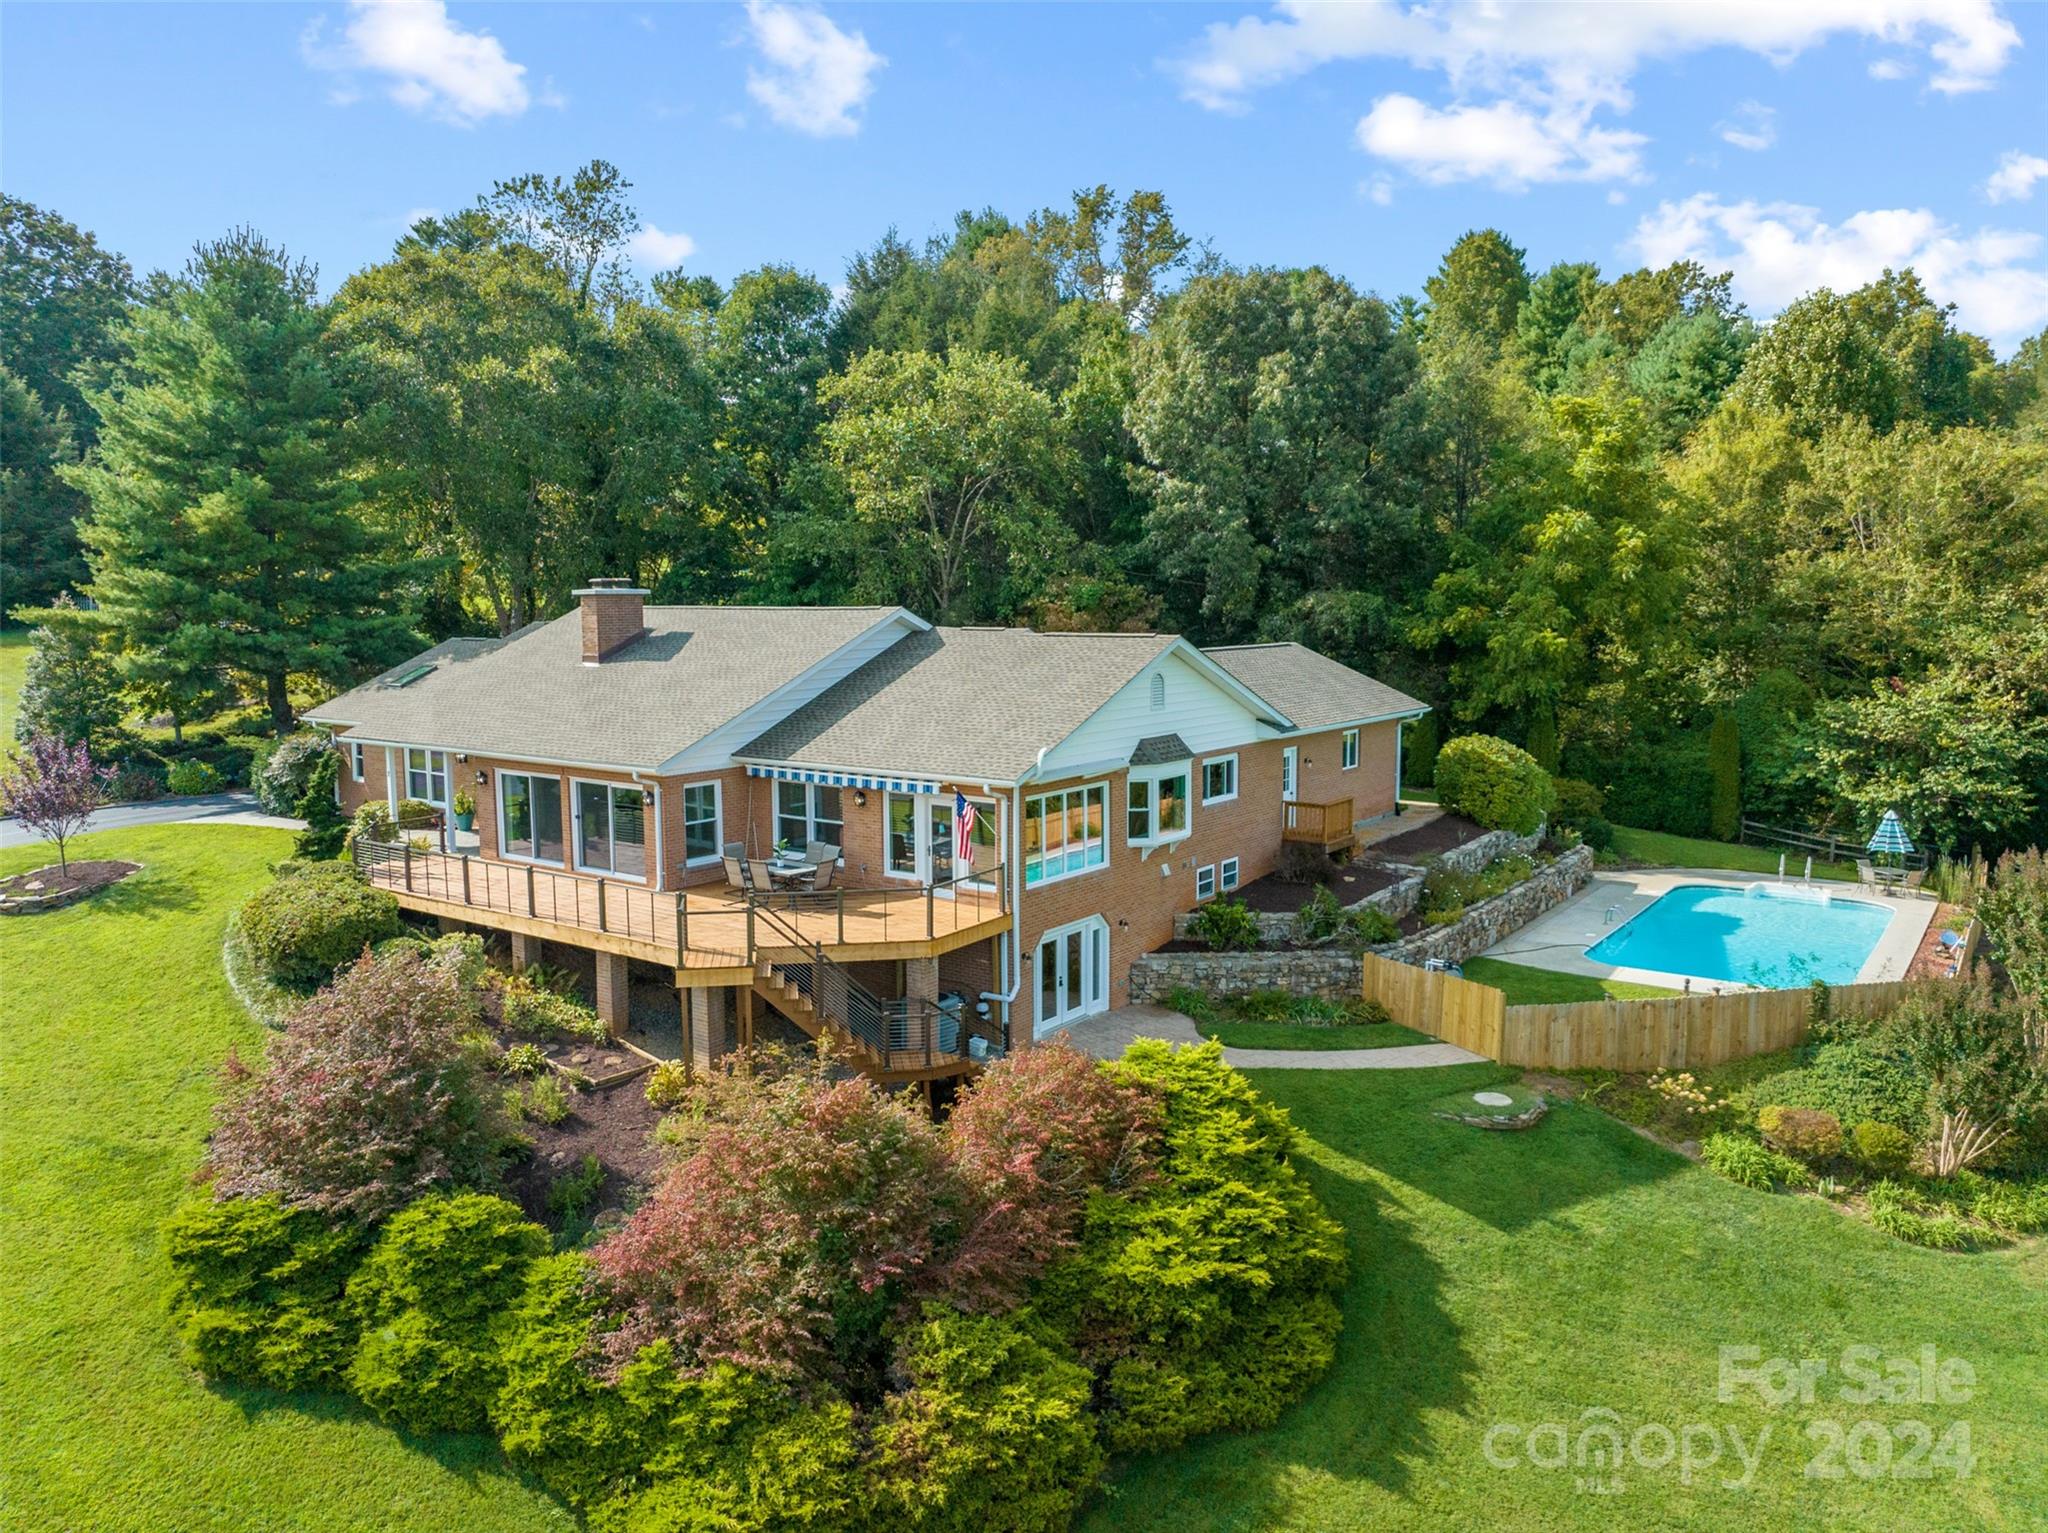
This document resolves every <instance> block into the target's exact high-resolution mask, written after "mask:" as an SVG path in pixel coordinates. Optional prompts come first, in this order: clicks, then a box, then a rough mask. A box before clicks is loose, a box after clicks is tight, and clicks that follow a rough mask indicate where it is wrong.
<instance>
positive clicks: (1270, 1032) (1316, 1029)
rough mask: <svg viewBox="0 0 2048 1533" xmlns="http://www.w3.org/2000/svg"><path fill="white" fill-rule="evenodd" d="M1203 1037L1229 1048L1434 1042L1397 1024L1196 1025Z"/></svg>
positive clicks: (1390, 1045) (1362, 1046)
mask: <svg viewBox="0 0 2048 1533" xmlns="http://www.w3.org/2000/svg"><path fill="white" fill-rule="evenodd" d="M1195 1025H1196V1026H1197V1027H1199V1028H1200V1029H1201V1031H1202V1036H1203V1037H1204V1038H1214V1039H1215V1040H1216V1041H1217V1042H1218V1043H1220V1044H1222V1045H1223V1046H1224V1047H1225V1048H1230V1049H1392V1048H1399V1047H1401V1046H1403V1045H1404V1044H1410V1043H1434V1042H1436V1040H1435V1039H1434V1038H1432V1037H1430V1036H1429V1035H1428V1034H1427V1033H1418V1032H1416V1031H1415V1030H1414V1029H1413V1028H1410V1027H1403V1026H1402V1025H1401V1024H1400V1023H1398V1022H1370V1023H1359V1024H1355V1025H1354V1024H1339V1025H1337V1026H1334V1027H1321V1026H1317V1025H1314V1024H1309V1023H1301V1022H1198V1023H1196V1024H1195Z"/></svg>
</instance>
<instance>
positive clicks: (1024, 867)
mask: <svg viewBox="0 0 2048 1533" xmlns="http://www.w3.org/2000/svg"><path fill="white" fill-rule="evenodd" d="M1096 788H1100V789H1101V790H1102V861H1100V862H1098V863H1097V864H1096V865H1095V866H1094V867H1092V868H1090V867H1079V868H1073V869H1066V868H1062V869H1061V870H1060V871H1059V872H1057V873H1054V874H1051V875H1049V876H1042V877H1040V879H1039V880H1038V882H1037V883H1035V884H1034V883H1025V882H1022V880H1023V879H1024V878H1025V877H1026V875H1027V872H1028V870H1029V867H1030V861H1031V859H1030V858H1029V857H1027V856H1026V855H1025V852H1024V827H1025V826H1026V825H1028V824H1030V823H1031V806H1032V804H1034V803H1036V802H1038V801H1039V800H1041V799H1048V798H1051V797H1053V796H1054V795H1055V794H1057V795H1059V796H1060V797H1061V798H1072V797H1073V796H1074V795H1075V794H1077V793H1078V794H1080V795H1081V796H1082V806H1083V807H1082V814H1083V816H1084V818H1085V816H1086V814H1087V808H1086V805H1087V795H1088V793H1089V792H1090V791H1091V790H1092V789H1096ZM1023 813H1024V818H1023V821H1022V822H1021V823H1020V824H1019V825H1018V826H1017V877H1018V879H1019V880H1020V883H1019V887H1020V888H1023V889H1026V890H1030V889H1043V888H1044V887H1045V886H1046V885H1047V884H1056V883H1058V882H1059V881H1060V880H1061V879H1064V878H1086V877H1087V876H1088V875H1089V874H1090V873H1106V872H1108V871H1109V862H1110V856H1111V853H1110V843H1111V842H1113V841H1114V840H1115V839H1116V838H1115V837H1114V836H1112V835H1111V834H1110V830H1109V816H1110V808H1109V782H1108V780H1107V779H1104V780H1103V781H1100V782H1083V783H1076V784H1075V785H1074V786H1073V787H1071V788H1053V789H1051V790H1049V791H1047V792H1043V793H1033V794H1029V795H1027V796H1026V797H1025V799H1024V806H1023ZM1065 844H1066V843H1065V842H1064V841H1063V842H1061V845H1062V846H1064V845H1065ZM1038 853H1039V857H1040V859H1041V860H1043V858H1044V856H1045V847H1044V845H1043V844H1041V845H1040V846H1039V848H1038ZM1060 860H1061V861H1062V862H1064V861H1065V860H1066V856H1065V854H1064V853H1062V854H1061V857H1060Z"/></svg>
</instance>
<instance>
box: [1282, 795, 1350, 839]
mask: <svg viewBox="0 0 2048 1533" xmlns="http://www.w3.org/2000/svg"><path fill="white" fill-rule="evenodd" d="M1356 835H1357V832H1356V831H1355V830H1353V829H1352V825H1351V800H1350V799H1348V798H1339V799H1332V800H1330V802H1328V803H1326V804H1312V803H1308V802H1306V801H1297V802H1290V803H1284V804H1282V805H1281V806H1280V839H1281V840H1282V841H1305V842H1307V843H1308V844H1309V845H1311V846H1344V845H1346V844H1348V843H1349V842H1350V841H1352V840H1353V839H1354V838H1355V836H1356Z"/></svg>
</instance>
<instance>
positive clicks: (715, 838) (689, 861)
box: [655, 777, 725, 868]
mask: <svg viewBox="0 0 2048 1533" xmlns="http://www.w3.org/2000/svg"><path fill="white" fill-rule="evenodd" d="M692 788H709V789H710V790H711V823H712V824H713V825H714V826H715V827H716V829H715V830H714V831H713V833H712V836H711V852H710V855H708V856H704V857H692V856H691V855H690V821H689V818H688V816H689V813H690V799H689V793H690V790H691V789H692ZM681 791H682V794H683V797H682V798H681V799H680V800H679V802H680V803H681V804H682V806H683V815H684V819H683V866H684V867H686V868H709V867H715V866H717V865H718V863H719V862H720V861H721V860H722V859H723V858H724V856H725V784H724V783H722V782H720V781H719V780H718V779H717V778H716V777H706V778H701V779H699V780H698V781H696V782H686V783H684V784H683V786H682V790H681ZM660 797H661V790H660V788H658V787H657V788H656V789H655V799H656V807H657V808H659V807H660ZM656 835H657V839H658V838H659V831H658V830H657V832H656Z"/></svg>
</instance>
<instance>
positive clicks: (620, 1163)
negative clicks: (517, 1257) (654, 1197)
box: [505, 1076, 661, 1222]
mask: <svg viewBox="0 0 2048 1533" xmlns="http://www.w3.org/2000/svg"><path fill="white" fill-rule="evenodd" d="M660 1121H661V1114H660V1113H658V1112H656V1111H655V1110H654V1109H653V1108H652V1107H649V1106H648V1105H647V1078H646V1077H645V1076H636V1077H634V1078H633V1079H632V1080H629V1081H622V1082H620V1083H619V1084H618V1085H616V1086H609V1087H604V1088H601V1089H599V1090H595V1091H572V1092H570V1093H569V1116H568V1117H566V1118H564V1119H563V1120H562V1121H561V1122H560V1123H552V1124H550V1123H524V1124H521V1125H520V1131H521V1132H522V1133H524V1134H525V1135H526V1136H527V1138H529V1139H531V1140H532V1141H533V1154H532V1155H531V1156H529V1157H527V1158H526V1159H525V1160H523V1161H521V1162H519V1164H517V1165H516V1166H513V1167H512V1168H511V1170H510V1171H509V1172H508V1173H507V1175H506V1178H505V1181H506V1189H507V1191H508V1192H509V1193H510V1195H511V1196H512V1198H513V1199H514V1200H515V1201H516V1202H517V1203H518V1204H519V1206H520V1207H521V1208H523V1209H525V1210H526V1213H527V1216H528V1217H529V1218H532V1219H536V1220H540V1221H543V1222H546V1221H547V1220H548V1219H549V1209H548V1189H549V1188H550V1187H552V1186H553V1185H554V1184H555V1181H556V1180H557V1179H558V1178H559V1177H561V1176H564V1175H566V1174H568V1173H571V1172H574V1171H575V1170H576V1169H577V1168H578V1167H579V1166H581V1165H582V1164H583V1157H584V1156H586V1155H595V1156H596V1157H597V1159H598V1162H599V1164H601V1165H602V1166H603V1167H604V1170H605V1177H604V1182H603V1184H602V1185H601V1186H600V1187H599V1188H598V1192H597V1199H596V1202H595V1205H594V1206H595V1208H597V1209H600V1210H601V1209H614V1208H625V1207H627V1206H629V1205H630V1204H632V1203H633V1202H636V1201H637V1200H638V1198H639V1195H640V1194H641V1193H642V1192H644V1191H645V1190H646V1189H647V1188H649V1187H651V1186H652V1185H653V1184H654V1180H655V1177H656V1175H657V1173H658V1172H659V1171H660V1169H661V1152H660V1151H659V1150H657V1149H656V1148H655V1146H654V1126H655V1125H656V1124H657V1123H659V1122H660Z"/></svg>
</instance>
